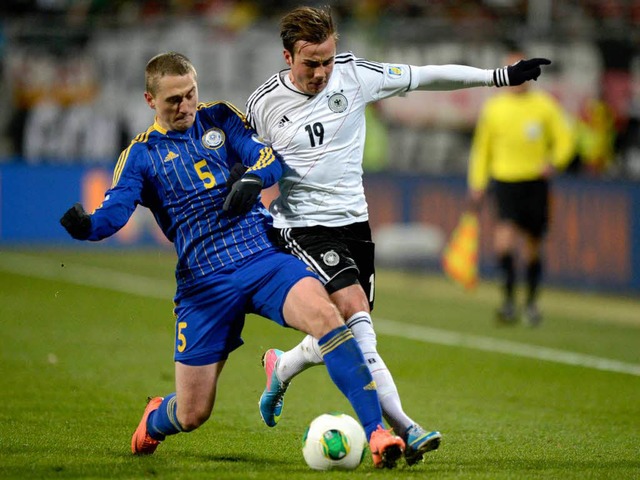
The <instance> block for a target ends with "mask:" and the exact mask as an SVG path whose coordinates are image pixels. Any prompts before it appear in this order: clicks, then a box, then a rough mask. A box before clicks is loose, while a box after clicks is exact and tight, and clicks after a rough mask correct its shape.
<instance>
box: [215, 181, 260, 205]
mask: <svg viewBox="0 0 640 480" xmlns="http://www.w3.org/2000/svg"><path fill="white" fill-rule="evenodd" d="M227 184H228V182H227ZM261 190H262V180H261V179H260V177H258V176H257V175H251V174H248V175H244V176H243V177H242V178H240V180H238V181H236V182H235V183H234V184H233V185H232V187H231V191H230V192H229V195H227V198H226V199H225V201H224V205H223V206H222V210H223V211H225V212H230V213H233V214H236V215H242V214H244V213H247V212H248V211H249V210H251V208H252V207H253V205H254V204H255V203H256V201H257V200H258V195H260V191H261Z"/></svg>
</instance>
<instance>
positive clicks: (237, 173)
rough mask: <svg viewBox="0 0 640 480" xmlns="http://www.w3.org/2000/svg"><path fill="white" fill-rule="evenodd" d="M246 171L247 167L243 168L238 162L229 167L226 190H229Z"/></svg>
mask: <svg viewBox="0 0 640 480" xmlns="http://www.w3.org/2000/svg"><path fill="white" fill-rule="evenodd" d="M246 171H247V167H245V166H244V165H243V164H241V163H240V162H238V163H236V164H234V165H233V167H231V171H230V172H229V178H227V183H226V185H227V188H229V189H230V188H231V187H232V186H233V184H234V183H236V182H237V181H238V180H240V179H241V178H242V176H243V175H244V172H246Z"/></svg>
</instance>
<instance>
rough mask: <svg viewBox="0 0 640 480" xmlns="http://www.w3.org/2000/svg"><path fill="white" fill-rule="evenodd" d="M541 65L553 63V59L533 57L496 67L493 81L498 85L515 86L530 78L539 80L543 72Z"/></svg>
mask: <svg viewBox="0 0 640 480" xmlns="http://www.w3.org/2000/svg"><path fill="white" fill-rule="evenodd" d="M541 65H551V60H548V59H546V58H532V59H530V60H520V61H518V62H516V63H514V64H513V65H507V66H506V67H502V68H496V69H495V70H494V71H493V83H494V85H495V86H496V87H515V86H517V85H522V84H523V83H524V82H526V81H529V80H538V77H539V76H540V74H541V73H542V69H541V68H540V66H541Z"/></svg>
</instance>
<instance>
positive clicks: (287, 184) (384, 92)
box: [247, 53, 417, 228]
mask: <svg viewBox="0 0 640 480" xmlns="http://www.w3.org/2000/svg"><path fill="white" fill-rule="evenodd" d="M412 70H413V68H412V67H411V66H409V65H394V64H388V63H378V62H371V61H368V60H364V59H360V58H356V57H355V56H354V55H353V54H351V53H343V54H340V55H336V57H335V64H334V68H333V73H332V75H331V77H330V79H329V83H328V84H327V86H326V87H325V89H324V90H323V91H322V92H320V93H318V94H316V95H314V96H311V95H306V94H304V93H302V92H300V91H298V90H297V89H296V88H295V87H294V86H293V85H292V83H291V81H290V80H289V79H288V73H289V70H288V69H287V70H283V71H281V72H279V73H277V74H275V75H273V76H272V77H271V78H269V79H268V80H267V81H266V82H265V83H263V84H262V85H261V86H260V87H259V88H258V89H257V90H256V91H255V92H253V94H252V95H251V96H250V97H249V99H248V100H247V118H248V120H249V122H250V123H251V125H252V126H253V127H254V128H255V129H256V130H257V132H258V134H259V135H260V136H261V137H262V138H263V139H264V140H266V141H267V142H270V143H271V145H272V146H273V148H274V149H275V150H276V151H278V152H279V153H280V154H281V155H282V156H283V158H284V162H285V164H286V168H285V171H284V173H283V176H282V178H281V180H280V182H279V187H280V197H278V199H276V200H275V201H274V202H273V203H272V204H271V208H270V211H271V214H272V215H273V218H274V225H275V226H276V227H277V228H287V227H305V226H314V225H325V226H330V227H337V226H343V225H349V224H352V223H355V222H363V221H366V220H367V219H368V218H369V215H368V212H367V202H366V199H365V196H364V187H363V185H362V173H363V172H362V157H363V151H364V142H365V107H366V105H367V104H368V103H370V102H374V101H376V100H380V99H383V98H387V97H390V96H393V95H398V94H401V93H403V92H406V91H409V90H411V89H413V88H415V87H416V85H417V78H416V75H415V74H413V73H414V72H413V73H412Z"/></svg>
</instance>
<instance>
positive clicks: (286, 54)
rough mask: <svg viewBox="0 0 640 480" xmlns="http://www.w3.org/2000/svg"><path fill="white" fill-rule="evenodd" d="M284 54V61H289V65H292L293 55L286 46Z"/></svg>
mask: <svg viewBox="0 0 640 480" xmlns="http://www.w3.org/2000/svg"><path fill="white" fill-rule="evenodd" d="M282 54H283V55H284V61H285V62H286V63H287V65H289V66H291V64H292V63H293V55H291V52H290V51H289V50H287V49H286V48H285V49H284V50H283V51H282Z"/></svg>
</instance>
